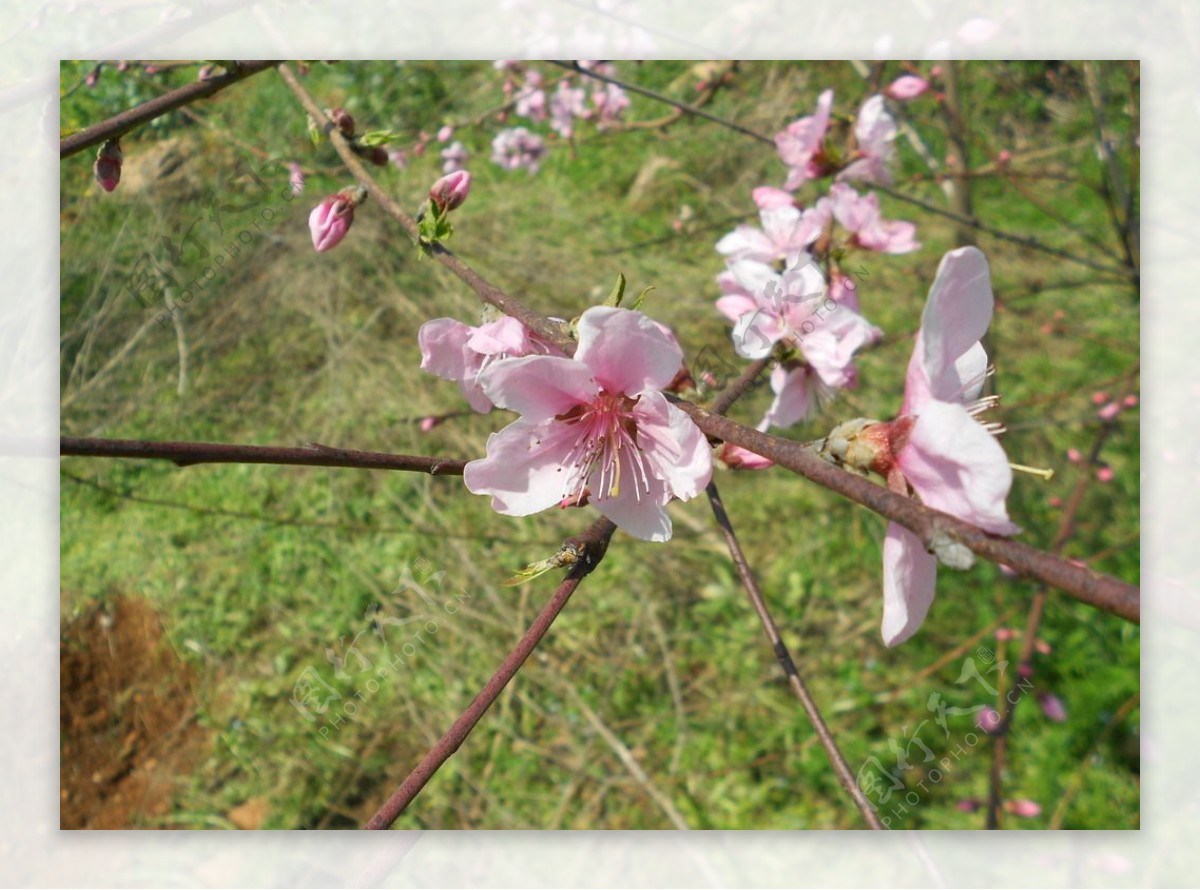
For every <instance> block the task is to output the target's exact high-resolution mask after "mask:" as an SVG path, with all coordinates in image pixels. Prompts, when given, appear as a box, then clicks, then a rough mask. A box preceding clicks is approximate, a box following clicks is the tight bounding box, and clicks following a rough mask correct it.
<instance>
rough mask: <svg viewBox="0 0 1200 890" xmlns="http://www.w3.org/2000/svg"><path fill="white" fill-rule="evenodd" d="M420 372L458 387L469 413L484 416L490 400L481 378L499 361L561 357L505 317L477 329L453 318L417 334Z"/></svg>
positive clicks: (428, 325) (428, 324) (439, 320)
mask: <svg viewBox="0 0 1200 890" xmlns="http://www.w3.org/2000/svg"><path fill="white" fill-rule="evenodd" d="M417 342H418V343H420V345H421V369H422V370H424V371H428V372H429V373H431V374H436V375H437V376H438V377H443V378H445V379H446V380H453V381H454V382H455V383H457V384H458V387H459V389H460V390H461V391H462V394H463V395H464V396H465V397H466V399H467V402H468V403H469V404H470V405H471V408H472V410H474V411H478V412H479V413H480V414H486V413H487V412H488V411H491V410H492V408H493V405H492V400H491V399H489V398H488V397H487V395H485V393H484V391H483V387H482V386H480V375H482V374H483V372H484V371H485V370H487V368H488V367H490V366H491V365H493V364H495V363H496V362H499V361H501V360H505V359H510V358H516V357H520V356H524V355H531V354H542V355H551V354H553V355H561V353H560V352H559V350H558V349H556V348H555V347H553V346H550V345H549V344H548V343H546V342H545V341H543V340H542V339H541V338H540V337H538V336H537V335H536V334H534V333H533V332H532V331H530V330H529V328H527V327H525V325H523V324H521V322H519V321H517V320H516V319H515V318H510V317H508V316H507V315H505V316H501V317H500V318H497V319H495V320H493V321H489V322H485V323H484V324H481V325H479V326H478V327H472V326H471V325H468V324H464V323H463V322H461V321H457V320H455V319H453V318H435V319H433V320H432V321H427V322H425V324H423V325H421V329H420V330H419V331H418V332H417Z"/></svg>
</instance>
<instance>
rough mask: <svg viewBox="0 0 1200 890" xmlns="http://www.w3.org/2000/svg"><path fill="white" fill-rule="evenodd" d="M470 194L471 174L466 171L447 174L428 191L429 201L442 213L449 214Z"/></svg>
mask: <svg viewBox="0 0 1200 890" xmlns="http://www.w3.org/2000/svg"><path fill="white" fill-rule="evenodd" d="M470 193H471V174H470V173H468V172H467V171H466V170H455V171H454V172H453V173H447V174H446V175H445V176H443V177H442V178H441V179H439V180H438V181H437V182H435V183H434V184H433V185H432V186H431V187H430V189H429V200H430V201H431V202H433V204H434V206H436V207H437V208H438V210H440V211H441V212H442V213H449V212H450V211H451V210H454V209H455V208H456V207H459V206H461V205H462V202H463V201H465V200H467V195H469V194H470Z"/></svg>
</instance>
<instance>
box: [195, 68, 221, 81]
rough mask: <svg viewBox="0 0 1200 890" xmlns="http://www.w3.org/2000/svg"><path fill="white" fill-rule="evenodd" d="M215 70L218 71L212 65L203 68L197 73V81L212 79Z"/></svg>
mask: <svg viewBox="0 0 1200 890" xmlns="http://www.w3.org/2000/svg"><path fill="white" fill-rule="evenodd" d="M214 70H216V69H215V68H214V67H213V66H212V65H203V66H201V68H200V70H199V71H197V72H196V80H208V79H209V78H210V77H212V75H213V71H214Z"/></svg>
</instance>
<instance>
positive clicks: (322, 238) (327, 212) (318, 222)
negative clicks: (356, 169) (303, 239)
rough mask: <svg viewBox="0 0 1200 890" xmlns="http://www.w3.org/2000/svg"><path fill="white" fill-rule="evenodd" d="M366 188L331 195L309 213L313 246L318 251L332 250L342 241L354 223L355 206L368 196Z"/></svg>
mask: <svg viewBox="0 0 1200 890" xmlns="http://www.w3.org/2000/svg"><path fill="white" fill-rule="evenodd" d="M366 194H367V193H366V190H365V189H363V188H361V187H357V188H355V187H352V188H348V189H343V190H342V191H340V192H338V193H336V194H333V195H330V196H329V197H327V198H325V200H323V201H322V202H321V203H320V204H318V205H317V206H316V207H314V208H313V211H312V213H310V214H309V215H308V228H309V231H310V232H311V233H312V242H313V247H315V248H316V250H317V252H318V253H323V252H324V251H326V250H332V249H333V248H335V247H337V246H338V245H339V244H341V243H342V239H343V238H345V237H346V233H347V232H349V231H350V226H351V225H352V224H353V223H354V208H355V207H356V206H358V204H361V203H362V201H363V200H365V198H366Z"/></svg>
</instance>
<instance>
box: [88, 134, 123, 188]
mask: <svg viewBox="0 0 1200 890" xmlns="http://www.w3.org/2000/svg"><path fill="white" fill-rule="evenodd" d="M124 157H125V156H124V154H123V153H122V151H121V143H120V142H119V141H118V140H116V139H109V140H108V141H107V142H105V143H104V144H103V145H102V146H100V151H99V152H97V153H96V163H95V164H94V165H92V172H93V173H94V174H95V176H96V182H98V183H100V187H101V188H102V189H104V190H105V191H106V192H111V191H112V190H113V189H115V188H116V187H117V183H118V182H120V181H121V161H122V160H123V159H124Z"/></svg>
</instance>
